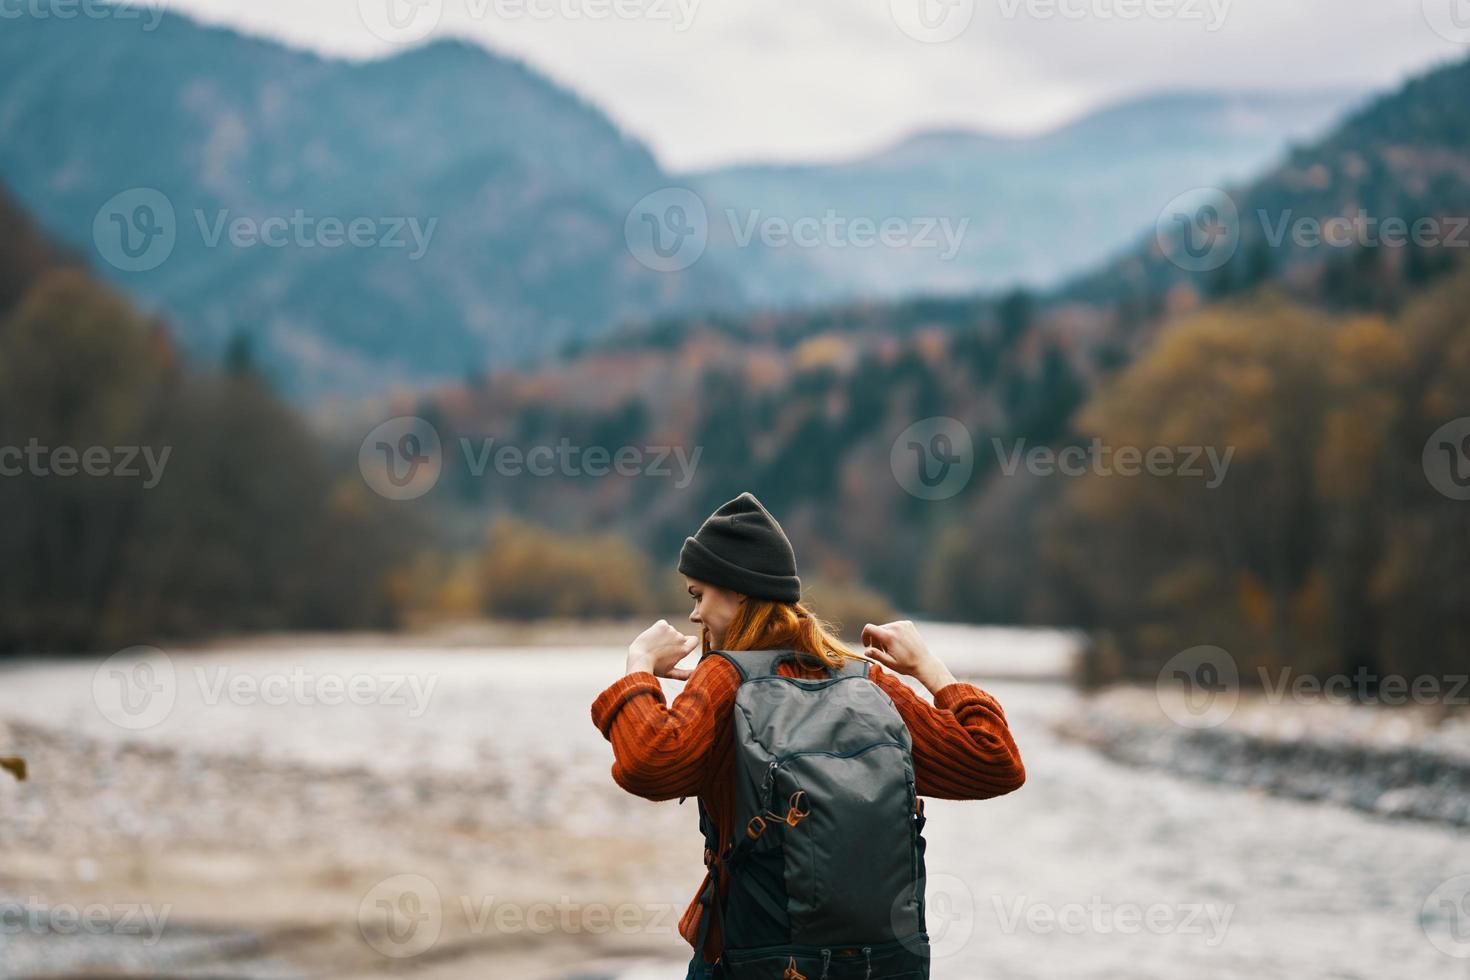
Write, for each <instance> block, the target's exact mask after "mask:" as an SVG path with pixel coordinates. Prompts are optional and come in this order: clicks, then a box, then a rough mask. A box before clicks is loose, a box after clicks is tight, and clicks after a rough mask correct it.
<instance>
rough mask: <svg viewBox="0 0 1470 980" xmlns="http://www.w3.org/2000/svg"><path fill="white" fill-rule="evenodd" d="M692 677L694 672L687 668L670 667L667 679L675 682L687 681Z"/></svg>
mask: <svg viewBox="0 0 1470 980" xmlns="http://www.w3.org/2000/svg"><path fill="white" fill-rule="evenodd" d="M693 675H694V671H692V670H690V669H689V668H687V667H670V668H669V679H670V680H675V681H687V680H688V679H689V678H690V677H692V676H693Z"/></svg>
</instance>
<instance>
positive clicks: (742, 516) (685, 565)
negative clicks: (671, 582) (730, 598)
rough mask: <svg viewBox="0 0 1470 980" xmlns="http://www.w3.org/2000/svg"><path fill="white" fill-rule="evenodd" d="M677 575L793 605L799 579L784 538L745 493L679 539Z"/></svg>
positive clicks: (793, 555)
mask: <svg viewBox="0 0 1470 980" xmlns="http://www.w3.org/2000/svg"><path fill="white" fill-rule="evenodd" d="M679 571H680V572H681V573H683V574H685V575H688V576H689V577H690V578H696V579H699V580H700V581H703V582H708V583H710V584H711V585H718V586H720V587H721V588H725V589H731V590H733V591H735V592H740V593H743V594H744V595H748V596H753V597H755V598H758V599H775V600H777V601H779V602H797V601H799V600H800V599H801V579H799V578H797V576H796V552H795V551H793V550H792V548H791V542H790V541H788V540H787V539H786V532H785V531H783V530H781V525H780V524H778V523H776V519H775V518H774V517H772V516H771V512H770V511H768V510H766V509H765V507H763V506H761V502H760V501H759V500H756V499H755V496H754V495H753V494H751V493H749V492H747V493H742V494H741V495H740V496H738V497H736V498H735V499H734V500H730V501H727V502H725V503H723V504H721V505H720V506H719V508H718V509H717V510H716V511H715V512H714V513H713V514H711V515H710V516H709V517H708V518H706V519H705V522H704V524H702V525H701V526H700V528H699V530H698V531H696V532H695V533H694V537H692V538H685V539H684V547H683V549H682V550H680V552H679Z"/></svg>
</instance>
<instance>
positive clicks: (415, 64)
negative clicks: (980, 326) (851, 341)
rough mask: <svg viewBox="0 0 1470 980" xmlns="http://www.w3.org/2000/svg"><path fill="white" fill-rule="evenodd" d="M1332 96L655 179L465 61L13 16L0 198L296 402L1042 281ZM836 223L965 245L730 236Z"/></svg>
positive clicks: (596, 130) (656, 174) (456, 47)
mask: <svg viewBox="0 0 1470 980" xmlns="http://www.w3.org/2000/svg"><path fill="white" fill-rule="evenodd" d="M37 2H38V3H40V4H42V6H45V5H46V4H47V3H49V2H51V0H37ZM30 9H33V8H28V10H30ZM1352 99H1353V94H1352V93H1329V94H1324V95H1312V96H1295V95H1293V96H1276V95H1249V96H1242V95H1220V94H1197V95H1184V96H1168V97H1156V98H1147V99H1142V100H1138V101H1135V102H1130V103H1127V104H1124V105H1121V106H1116V107H1113V108H1111V109H1108V110H1105V111H1103V112H1100V113H1097V114H1094V115H1092V116H1089V117H1086V118H1084V119H1083V120H1081V121H1079V122H1076V123H1073V124H1072V125H1069V126H1066V127H1063V128H1062V129H1060V130H1057V131H1055V132H1053V133H1050V134H1047V135H1044V136H1041V137H1036V138H1033V139H1024V140H1021V139H1003V138H997V137H993V136H986V135H984V134H977V133H966V132H947V133H926V134H920V135H918V136H915V137H914V138H912V139H910V140H907V141H905V142H903V143H901V144H900V145H898V146H896V147H894V148H892V149H890V150H888V151H886V152H883V153H880V154H877V155H875V156H872V157H870V158H867V159H864V160H858V161H854V162H851V163H848V164H843V165H840V166H824V167H817V166H814V167H744V168H736V169H730V170H724V171H714V172H709V173H701V174H688V175H671V174H668V173H666V172H664V171H663V170H661V169H660V167H659V166H658V164H657V162H656V161H655V159H654V158H653V156H652V155H651V153H650V152H649V151H648V150H647V149H646V148H645V147H644V146H643V145H641V144H640V143H639V142H638V141H637V140H634V139H632V138H630V137H628V136H627V135H626V134H624V133H623V132H621V131H620V130H619V128H618V127H617V126H616V125H615V124H614V123H613V122H612V121H610V120H609V119H608V118H607V117H606V116H605V115H604V114H603V113H602V112H600V111H599V110H598V109H597V108H596V107H594V106H592V105H589V104H588V103H587V102H585V101H584V100H582V99H581V98H579V97H577V96H576V95H574V94H572V93H570V92H568V91H566V90H564V89H562V88H560V87H558V86H557V85H555V84H553V83H551V82H549V81H548V80H546V79H544V78H543V77H541V76H540V75H538V74H536V73H535V72H534V71H532V70H530V69H528V68H527V67H525V66H524V65H522V64H520V63H518V62H515V61H513V60H510V59H506V58H503V57H500V56H497V55H495V54H492V53H490V52H488V51H485V50H483V49H481V48H479V47H477V46H473V45H471V44H468V43H465V42H458V41H442V42H436V43H432V44H429V45H426V46H424V47H422V48H418V49H415V50H413V51H410V52H407V53H405V54H401V55H398V56H396V57H392V58H388V59H383V60H378V61H368V62H353V61H342V60H333V59H328V58H322V57H318V56H316V55H314V54H310V53H306V52H303V51H298V50H293V49H290V48H287V47H284V46H282V45H279V44H276V43H274V42H269V41H265V40H260V39H256V38H250V37H245V36H242V35H240V34H237V33H235V32H233V31H230V30H226V29H220V28H213V27H205V26H202V25H199V24H196V23H194V22H192V21H190V20H188V19H186V18H184V17H181V16H177V15H166V16H163V17H162V19H161V21H160V22H159V23H158V26H157V29H156V30H152V31H147V30H142V29H140V22H139V21H138V20H131V21H130V20H121V19H108V18H101V19H99V18H60V17H55V16H34V15H27V16H20V17H18V18H14V19H7V21H6V25H5V30H4V31H3V32H0V182H3V183H4V184H6V185H7V186H9V187H10V188H11V189H12V191H13V193H14V194H15V196H16V198H17V199H18V200H19V201H20V202H21V203H22V205H23V206H24V207H25V208H26V209H27V210H28V211H29V212H30V213H31V214H33V215H35V217H36V219H37V220H38V221H39V222H40V223H41V225H42V226H43V227H45V228H46V229H47V230H48V231H49V232H50V233H51V234H52V235H53V236H54V237H55V238H56V239H57V240H59V241H60V242H63V243H65V244H66V245H68V246H70V247H71V248H73V249H75V250H77V251H78V252H81V253H83V254H86V255H88V256H89V257H90V260H91V262H92V264H93V265H94V266H95V268H96V269H97V271H98V272H99V273H100V274H101V275H103V276H105V277H107V278H108V279H110V280H111V281H113V282H115V283H117V284H119V285H121V286H122V287H124V288H125V289H126V290H128V291H129V292H130V293H131V294H132V295H133V297H134V298H135V299H137V300H138V301H139V302H140V303H142V304H143V305H145V306H148V307H151V308H154V309H157V310H159V311H161V312H163V313H164V314H166V315H167V316H168V317H169V319H170V321H171V322H172V323H173V326H174V330H175V332H176V333H177V335H178V338H179V342H180V345H181V346H182V348H183V349H184V350H186V351H187V352H189V353H191V354H193V355H195V356H198V357H204V358H211V359H213V358H218V357H220V356H222V353H223V351H225V350H226V349H227V348H229V347H230V346H231V345H232V343H238V341H239V340H240V338H244V339H245V340H246V341H248V342H249V345H250V347H251V349H252V350H253V352H254V355H255V358H256V361H257V363H258V364H259V365H260V366H261V367H262V368H263V369H264V370H265V371H266V373H267V374H268V376H269V377H271V378H272V379H273V380H274V381H275V382H276V383H277V384H279V385H280V386H281V387H283V388H284V389H285V390H286V391H287V392H288V393H289V394H291V395H293V396H294V397H297V398H299V399H303V400H309V399H313V398H316V397H319V396H322V395H328V394H340V395H344V396H349V397H352V396H359V395H364V394H372V393H375V392H378V391H381V390H383V389H384V388H386V387H387V386H389V385H390V384H393V383H406V384H411V385H423V384H432V383H436V382H441V381H444V380H446V379H452V378H458V377H463V376H465V375H467V374H473V375H479V374H482V373H484V372H485V371H487V370H492V369H496V368H500V367H509V366H516V365H521V364H525V363H527V362H528V361H531V360H534V359H536V358H538V357H542V356H546V355H549V354H552V353H554V352H555V351H557V350H560V349H562V348H563V347H565V346H566V345H567V344H568V343H576V342H581V341H585V340H589V339H592V338H596V337H598V336H601V335H604V334H605V332H606V331H607V330H608V329H609V328H611V327H613V326H615V325H617V324H619V323H625V322H630V321H631V322H640V321H648V320H656V319H665V320H667V319H669V318H677V317H679V316H682V315H688V314H694V313H699V312H702V311H713V312H721V311H723V312H735V313H738V312H741V311H745V310H749V309H751V308H752V307H753V306H785V305H790V304H794V303H806V302H814V301H826V300H830V299H837V298H842V299H851V298H862V297H875V296H876V297H889V296H897V295H903V294H909V293H919V292H928V293H950V294H955V293H972V292H974V291H977V290H981V289H987V288H991V287H996V286H1001V285H1006V284H1010V283H1013V282H1015V281H1017V280H1025V281H1029V282H1034V283H1050V282H1055V281H1059V280H1060V279H1062V278H1063V277H1065V276H1068V275H1070V274H1072V273H1075V272H1077V271H1079V270H1080V269H1082V268H1084V267H1086V266H1087V265H1089V264H1090V263H1094V262H1096V261H1098V260H1099V259H1101V258H1102V257H1104V256H1106V255H1108V254H1110V253H1112V252H1115V251H1117V250H1118V248H1119V247H1120V246H1121V245H1122V244H1124V243H1126V242H1127V241H1129V240H1130V239H1132V238H1134V237H1135V236H1136V234H1137V232H1138V230H1139V229H1140V228H1141V227H1144V226H1146V225H1148V224H1150V223H1151V222H1152V220H1153V217H1154V212H1155V210H1156V209H1157V206H1158V200H1159V188H1160V187H1170V186H1180V187H1181V188H1182V187H1187V186H1194V185H1196V184H1199V183H1207V182H1215V181H1219V180H1223V179H1226V178H1228V177H1231V176H1234V175H1239V174H1242V173H1245V172H1248V171H1250V170H1252V169H1253V168H1256V167H1258V166H1261V165H1263V164H1264V163H1265V162H1267V161H1269V160H1270V159H1271V158H1272V157H1274V156H1276V155H1278V154H1280V153H1281V152H1282V151H1283V150H1284V149H1285V147H1286V145H1287V143H1288V141H1289V140H1291V139H1293V138H1300V137H1303V136H1305V135H1306V134H1309V133H1312V132H1314V131H1316V130H1317V129H1319V128H1321V127H1323V126H1325V125H1326V123H1327V122H1328V121H1329V120H1330V119H1331V118H1333V117H1334V116H1335V115H1336V114H1338V113H1340V112H1341V111H1343V109H1344V108H1345V107H1346V106H1347V105H1348V104H1349V103H1350V102H1351V101H1352ZM671 187H682V188H688V189H689V190H691V191H693V192H694V193H695V194H696V195H697V196H698V198H699V199H700V201H701V203H702V204H703V206H704V208H705V211H706V214H707V217H708V226H707V236H708V247H707V249H705V251H704V253H703V254H702V255H700V256H699V258H698V260H697V261H694V262H692V264H689V265H688V266H687V267H685V268H681V269H679V271H673V272H670V271H659V270H658V268H656V267H655V268H650V267H649V266H650V264H653V265H655V266H656V263H648V262H647V261H646V256H641V255H638V254H636V249H634V248H630V247H629V245H628V242H627V240H626V238H625V234H626V233H627V230H628V228H630V227H631V226H632V224H633V221H634V220H636V219H637V218H638V217H640V216H639V215H636V214H634V209H635V205H636V202H639V201H640V200H642V199H644V198H645V196H646V195H649V194H651V193H656V192H660V191H665V189H667V188H671ZM155 192H156V193H155ZM829 211H830V212H832V213H835V214H836V215H837V216H838V217H839V218H842V219H847V220H850V219H853V218H860V219H868V220H870V221H872V222H875V223H880V222H882V221H883V220H884V219H889V218H894V219H899V220H900V222H909V224H907V225H906V228H907V230H908V233H909V234H910V236H911V237H913V238H917V237H919V235H920V234H922V233H924V228H923V226H922V223H923V221H924V219H932V221H933V222H935V223H937V222H941V221H944V220H946V219H947V220H948V221H949V225H948V226H947V227H948V229H949V230H950V231H951V232H953V231H954V230H955V229H958V228H961V227H962V228H963V234H962V235H961V236H959V238H958V240H957V242H956V243H955V244H956V246H957V248H958V251H957V253H956V254H955V255H954V256H953V257H952V258H950V259H944V258H941V254H942V252H943V241H944V237H943V231H944V228H942V227H937V226H934V225H931V226H930V227H929V228H928V232H927V234H928V240H930V241H935V242H938V243H940V247H939V248H932V247H926V246H923V245H919V244H917V243H913V242H911V243H910V245H909V246H908V247H901V248H893V247H888V246H885V245H875V246H872V247H846V246H847V245H848V244H850V242H842V241H839V243H838V244H837V245H836V246H828V245H821V246H818V247H813V248H808V247H804V246H799V245H788V244H782V243H781V242H780V241H775V242H772V241H767V240H766V239H765V237H764V236H763V235H762V234H760V233H756V234H755V235H754V237H753V239H752V240H750V241H747V242H743V241H742V240H741V239H742V236H743V235H746V234H749V233H750V232H751V230H752V229H753V228H755V227H757V225H754V224H752V223H751V222H752V221H754V222H756V223H759V222H761V221H763V220H764V219H767V218H776V219H780V220H784V221H788V222H789V221H795V220H797V219H800V218H803V217H809V218H815V219H819V220H820V219H822V218H823V217H824V216H825V215H827V214H828V212H829ZM678 214H679V215H680V216H682V214H683V212H679V213H678ZM630 215H632V217H631V218H630ZM668 216H669V215H668V213H664V214H660V215H655V217H658V218H667V217H668ZM914 219H918V223H915V222H914ZM961 222H964V224H963V225H961V224H960V223H961ZM838 234H839V235H842V234H846V233H845V232H839V233H838ZM349 243H356V244H349ZM640 258H641V259H644V261H640Z"/></svg>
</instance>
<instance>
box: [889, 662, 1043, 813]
mask: <svg viewBox="0 0 1470 980" xmlns="http://www.w3.org/2000/svg"><path fill="white" fill-rule="evenodd" d="M869 676H870V677H871V678H872V679H873V681H874V682H876V683H877V684H878V685H879V686H880V687H881V688H883V690H885V691H887V692H888V695H889V696H890V697H891V698H893V703H894V704H895V705H896V706H897V707H898V713H899V714H900V715H902V716H903V720H904V722H905V723H906V724H907V725H908V728H909V734H910V735H911V736H912V738H913V745H914V779H915V790H916V792H917V793H918V794H919V795H920V796H930V797H934V798H936V799H946V800H986V799H990V798H991V797H994V796H1002V795H1004V794H1006V793H1009V792H1011V791H1013V790H1016V789H1019V788H1020V787H1021V784H1022V783H1024V782H1025V781H1026V770H1025V768H1024V767H1023V766H1022V765H1021V753H1020V752H1019V751H1018V750H1017V749H1016V743H1015V740H1014V739H1012V738H1011V730H1010V726H1009V725H1008V724H1007V723H1006V716H1005V712H1004V711H1002V710H1001V707H1000V703H999V702H998V701H996V700H995V698H993V697H991V696H990V695H989V694H987V693H985V692H984V691H982V690H981V689H980V688H978V687H976V686H975V685H973V684H966V683H963V682H959V681H956V682H955V683H953V684H946V685H945V686H944V687H942V688H940V689H939V690H938V691H937V692H935V694H934V703H933V704H932V705H931V704H930V703H929V702H928V701H926V700H924V699H923V698H922V697H920V696H919V695H918V694H916V693H915V692H914V690H913V689H912V688H911V687H909V686H908V685H907V684H905V683H904V682H903V681H902V680H900V679H899V677H898V675H896V674H893V673H890V672H888V671H885V670H884V669H883V668H882V667H879V666H876V665H875V666H874V667H872V668H871V669H870V671H869Z"/></svg>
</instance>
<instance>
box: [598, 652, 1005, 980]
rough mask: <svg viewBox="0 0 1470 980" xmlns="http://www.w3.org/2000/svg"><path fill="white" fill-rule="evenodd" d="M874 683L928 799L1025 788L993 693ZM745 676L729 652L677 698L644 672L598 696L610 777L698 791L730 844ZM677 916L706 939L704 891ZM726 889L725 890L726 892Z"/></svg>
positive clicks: (632, 785) (705, 663)
mask: <svg viewBox="0 0 1470 980" xmlns="http://www.w3.org/2000/svg"><path fill="white" fill-rule="evenodd" d="M777 670H778V672H779V673H781V674H783V675H785V676H787V677H821V676H822V671H821V668H819V667H808V666H806V665H805V664H800V665H798V664H796V663H793V662H791V661H787V662H785V663H782V664H781V665H780V666H779V667H778V668H777ZM868 677H869V679H871V680H873V681H875V682H876V683H877V684H878V685H879V686H881V687H882V688H883V690H885V691H887V692H888V695H889V696H890V697H891V698H892V699H893V703H894V704H895V705H896V706H897V707H898V712H899V714H900V715H901V716H902V717H903V720H904V722H905V723H906V724H907V725H908V729H909V734H910V735H911V736H912V739H913V758H914V775H915V781H916V790H917V792H918V794H919V795H920V796H931V797H937V798H940V799H947V800H984V799H989V798H990V797H993V796H1000V795H1002V794H1004V793H1009V792H1011V791H1012V790H1014V789H1016V788H1018V787H1019V786H1020V785H1021V784H1022V783H1023V782H1025V780H1026V771H1025V769H1024V768H1022V766H1021V756H1020V753H1019V752H1017V751H1016V743H1015V742H1014V741H1013V740H1012V738H1011V732H1010V728H1009V727H1008V726H1007V725H1006V718H1005V713H1004V712H1003V711H1001V707H1000V704H999V703H998V702H997V701H996V700H995V699H994V698H992V697H991V696H990V695H989V694H986V693H985V692H984V691H982V690H980V689H979V688H978V687H975V686H974V685H973V684H964V683H960V682H956V683H954V684H948V685H946V686H944V687H942V688H940V689H939V691H937V692H936V693H935V695H934V704H932V705H931V704H929V702H928V701H925V700H924V699H923V698H921V697H919V696H918V695H917V694H915V693H914V691H913V690H912V689H911V688H910V687H909V686H908V685H906V684H905V683H904V682H903V681H901V680H900V679H899V678H898V676H897V675H895V674H893V673H890V672H888V671H886V670H884V669H883V668H882V667H880V666H878V665H877V664H874V665H873V666H871V667H869V668H868ZM739 685H740V675H739V673H738V672H737V671H736V670H735V667H734V666H733V665H732V664H731V663H730V662H729V661H727V660H726V659H725V658H723V657H705V658H704V659H703V660H701V661H700V663H699V666H698V667H696V668H695V670H694V674H693V675H692V676H691V677H690V678H689V680H688V681H686V682H685V685H684V690H683V691H681V692H680V693H679V694H678V696H677V697H675V698H674V703H673V704H672V705H671V704H668V703H667V702H666V701H665V700H664V693H663V688H662V687H660V686H659V682H658V678H657V677H655V676H654V675H653V674H651V673H649V672H648V671H636V672H634V673H631V674H628V675H626V676H624V677H622V678H621V679H619V680H617V681H615V682H613V683H612V684H611V685H609V686H608V687H607V689H606V690H604V691H603V692H602V693H601V694H599V695H598V696H597V700H595V701H593V702H592V721H593V723H594V724H596V725H597V728H598V730H599V731H601V732H602V734H603V736H604V737H605V738H607V739H608V741H610V742H611V743H612V747H613V757H614V761H613V766H612V777H613V779H614V780H615V781H616V782H617V784H618V785H619V786H621V787H623V789H625V790H627V791H628V792H630V793H633V794H635V795H637V796H641V797H644V798H645V799H649V800H672V799H676V798H678V797H680V796H698V797H699V798H700V799H701V800H702V801H703V802H704V805H705V807H706V808H707V809H708V810H709V814H710V819H711V820H712V821H713V823H714V824H715V827H716V829H717V831H718V832H719V838H720V852H721V853H723V852H724V850H725V847H726V845H728V844H729V843H730V825H731V823H733V822H734V818H735V736H734V731H733V729H732V728H731V726H732V724H733V716H732V707H733V705H734V703H735V691H736V689H737V688H738V687H739ZM708 884H709V872H705V879H704V881H703V882H702V883H701V884H700V887H699V891H697V892H695V895H694V900H693V901H691V902H690V903H689V907H688V908H687V909H685V910H684V915H683V916H682V917H681V918H680V920H679V933H680V934H681V935H682V936H683V937H684V938H685V939H686V940H688V941H689V944H690V945H691V946H693V945H694V944H695V941H696V939H697V937H698V928H699V914H700V908H701V906H700V904H699V896H700V894H701V893H702V892H703V891H704V889H705V887H706V886H707V885H708ZM722 894H724V892H722ZM719 929H720V926H719V923H718V922H711V923H710V929H709V934H708V936H707V937H706V941H705V948H704V950H703V953H704V958H705V960H706V961H708V962H714V961H715V959H716V958H717V957H718V956H719V952H720V950H721V948H722V945H721V938H720V934H719Z"/></svg>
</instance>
